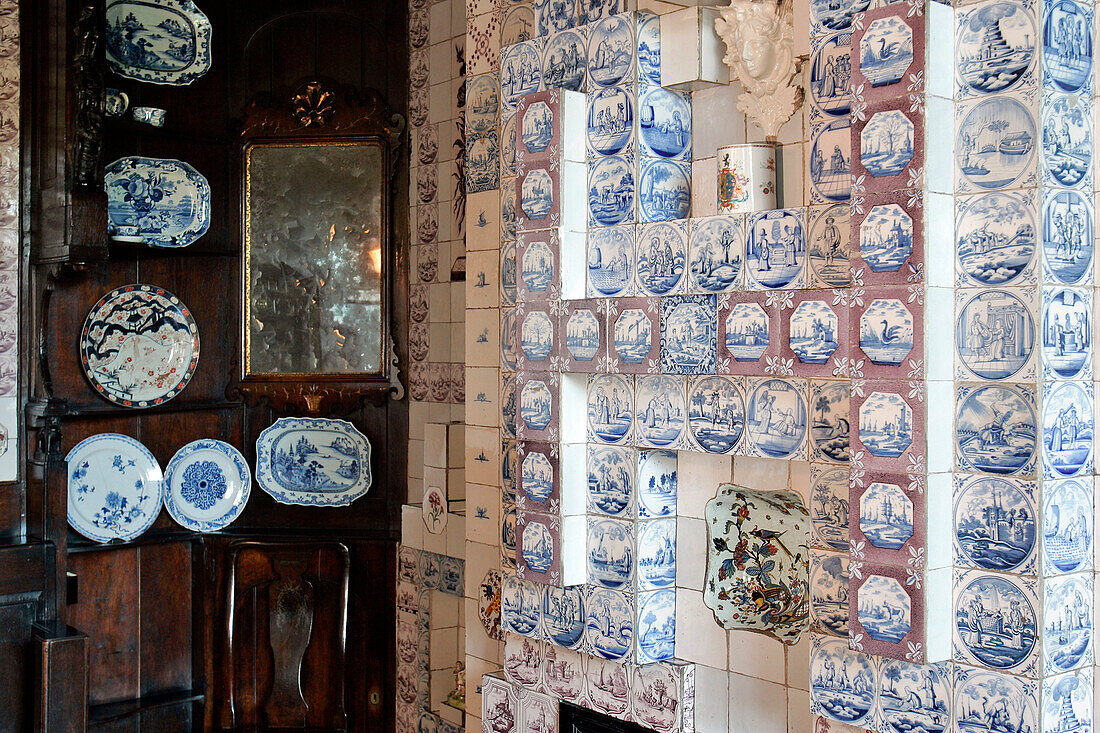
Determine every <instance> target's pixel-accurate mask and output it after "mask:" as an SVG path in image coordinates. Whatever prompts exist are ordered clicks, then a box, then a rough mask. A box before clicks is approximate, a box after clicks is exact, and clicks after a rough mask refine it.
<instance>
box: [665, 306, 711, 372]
mask: <svg viewBox="0 0 1100 733" xmlns="http://www.w3.org/2000/svg"><path fill="white" fill-rule="evenodd" d="M717 321H718V315H717V304H716V301H715V296H714V295H701V294H696V295H670V296H668V297H666V298H661V371H662V372H663V373H665V374H715V373H716V372H717V361H716V360H717V333H716V324H717Z"/></svg>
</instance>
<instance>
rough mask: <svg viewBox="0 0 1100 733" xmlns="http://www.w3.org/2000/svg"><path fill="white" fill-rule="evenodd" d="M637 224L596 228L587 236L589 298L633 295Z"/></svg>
mask: <svg viewBox="0 0 1100 733" xmlns="http://www.w3.org/2000/svg"><path fill="white" fill-rule="evenodd" d="M634 236H635V227H634V226H632V225H629V224H628V225H625V226H617V227H593V228H592V229H589V230H588V237H587V263H586V264H587V267H586V270H587V274H588V291H587V292H588V297H589V298H607V297H615V298H619V297H623V296H630V295H633V294H634V268H635V265H636V257H635V251H634Z"/></svg>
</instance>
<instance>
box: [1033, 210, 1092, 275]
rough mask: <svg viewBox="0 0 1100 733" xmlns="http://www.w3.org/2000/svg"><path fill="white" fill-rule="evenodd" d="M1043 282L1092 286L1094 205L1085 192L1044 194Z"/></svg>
mask: <svg viewBox="0 0 1100 733" xmlns="http://www.w3.org/2000/svg"><path fill="white" fill-rule="evenodd" d="M1042 224H1043V282H1044V284H1046V283H1051V284H1061V285H1076V284H1078V283H1081V284H1084V283H1088V282H1089V279H1090V276H1091V274H1092V259H1093V252H1094V250H1095V242H1094V241H1093V212H1092V203H1091V201H1090V200H1089V199H1088V198H1086V197H1085V196H1084V195H1083V194H1082V193H1079V192H1077V191H1066V190H1058V189H1050V190H1045V191H1043V219H1042Z"/></svg>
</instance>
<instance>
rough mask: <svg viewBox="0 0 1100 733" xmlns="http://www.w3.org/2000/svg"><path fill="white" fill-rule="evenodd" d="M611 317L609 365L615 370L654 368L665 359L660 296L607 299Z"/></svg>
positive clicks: (608, 338)
mask: <svg viewBox="0 0 1100 733" xmlns="http://www.w3.org/2000/svg"><path fill="white" fill-rule="evenodd" d="M603 304H604V311H605V315H606V319H607V356H608V361H607V368H608V371H610V372H613V373H622V374H636V373H646V372H649V371H654V370H656V369H657V368H658V365H659V364H660V359H661V323H660V321H661V318H660V299H659V298H614V299H611V300H606V301H603Z"/></svg>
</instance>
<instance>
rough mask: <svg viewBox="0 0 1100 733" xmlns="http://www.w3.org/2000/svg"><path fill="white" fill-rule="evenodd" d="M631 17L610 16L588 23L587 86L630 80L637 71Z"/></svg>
mask: <svg viewBox="0 0 1100 733" xmlns="http://www.w3.org/2000/svg"><path fill="white" fill-rule="evenodd" d="M635 30H636V29H635V16H633V15H632V14H630V13H623V14H622V15H613V16H611V17H609V18H605V19H603V20H601V21H599V22H598V23H594V24H591V25H589V26H588V82H589V88H590V89H591V90H595V89H597V88H600V87H610V86H615V85H617V84H623V83H626V82H632V81H634V80H635V79H636V78H637V77H636V73H637V70H638V45H637V43H636V41H635Z"/></svg>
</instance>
